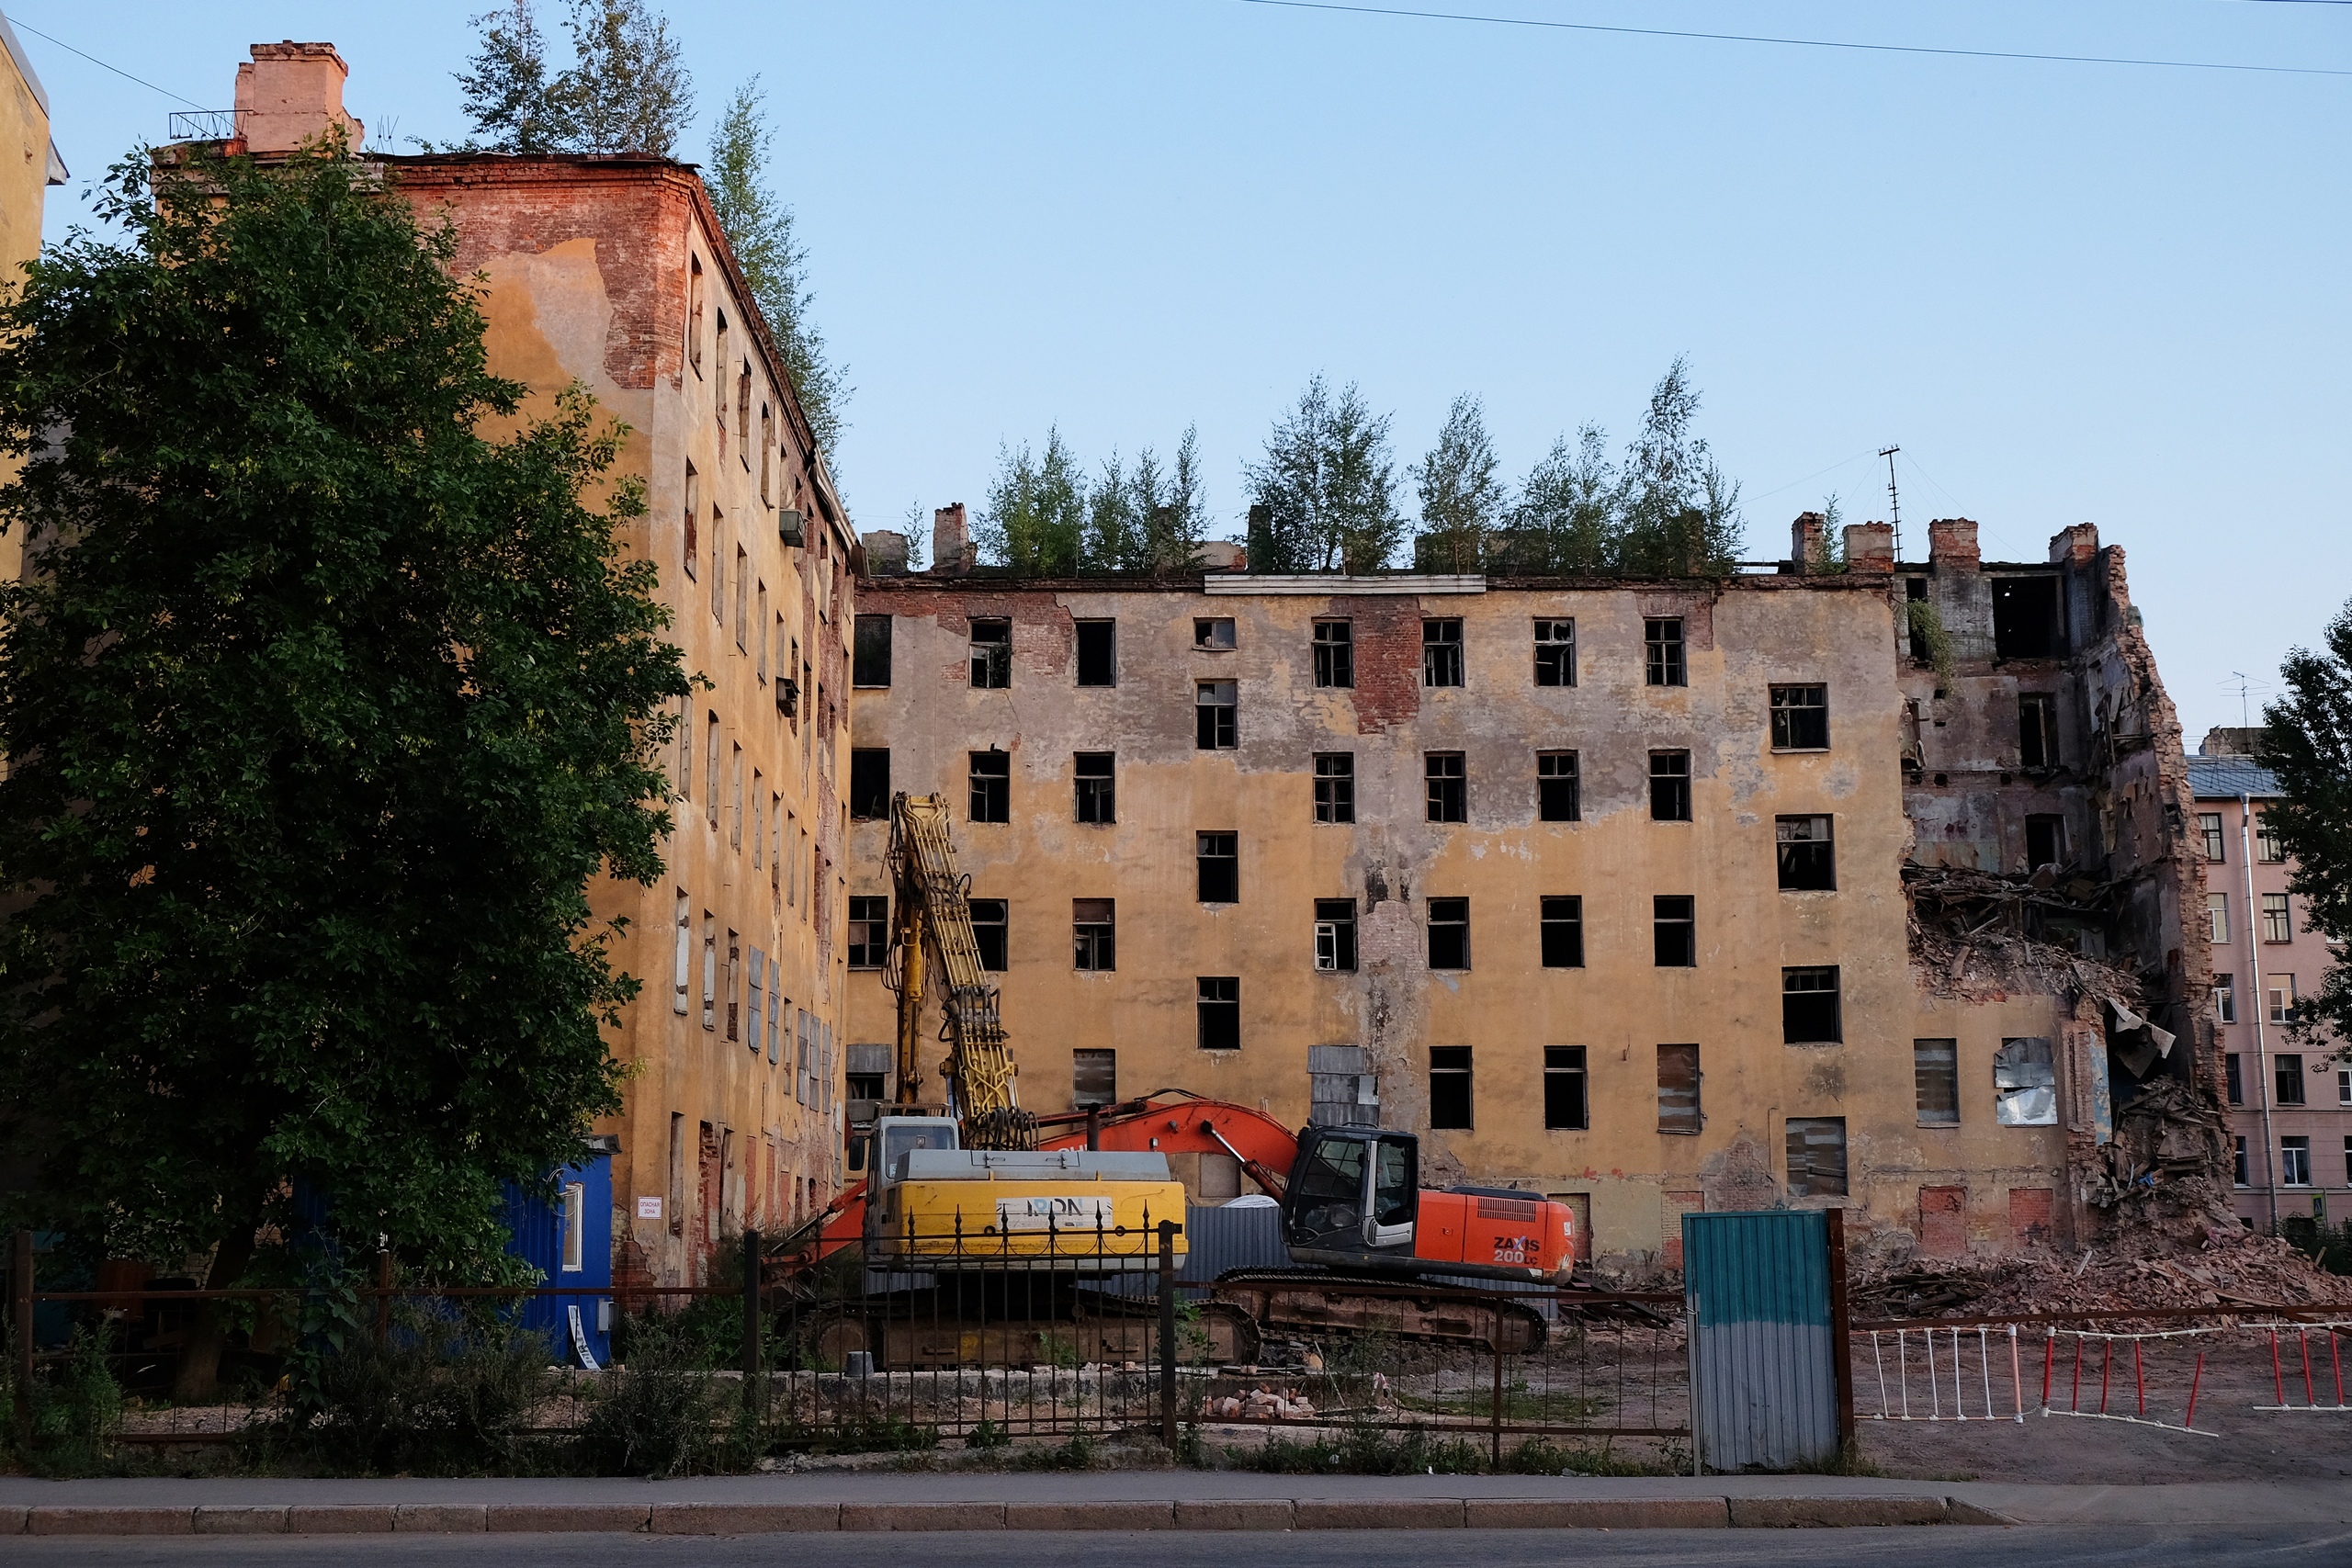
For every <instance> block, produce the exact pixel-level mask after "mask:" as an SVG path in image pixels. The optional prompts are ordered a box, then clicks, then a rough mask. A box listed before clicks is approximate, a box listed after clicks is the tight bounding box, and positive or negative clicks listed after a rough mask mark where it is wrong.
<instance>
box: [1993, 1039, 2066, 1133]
mask: <svg viewBox="0 0 2352 1568" xmlns="http://www.w3.org/2000/svg"><path fill="white" fill-rule="evenodd" d="M1993 1116H1994V1120H1996V1121H1997V1122H2000V1124H2001V1125H2002V1126H2004V1127H2055V1126H2056V1125H2057V1124H2058V1072H2057V1068H2056V1066H2054V1065H2053V1064H2052V1060H2051V1055H2050V1042H2049V1041H2048V1040H2046V1039H2042V1038H2040V1037H2035V1038H2032V1039H2024V1040H2004V1041H2002V1042H2001V1048H2000V1049H1999V1050H1998V1051H1996V1052H1994V1053H1993Z"/></svg>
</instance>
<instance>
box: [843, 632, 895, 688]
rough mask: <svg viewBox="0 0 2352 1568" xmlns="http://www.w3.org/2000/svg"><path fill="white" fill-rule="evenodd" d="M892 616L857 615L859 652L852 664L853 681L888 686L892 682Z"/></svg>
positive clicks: (862, 684)
mask: <svg viewBox="0 0 2352 1568" xmlns="http://www.w3.org/2000/svg"><path fill="white" fill-rule="evenodd" d="M890 624H891V623H890V617H889V616H888V615H860V616H858V617H857V631H856V637H857V653H856V657H855V660H854V663H853V664H852V665H851V668H850V683H851V684H852V685H856V686H888V684H889V683H890Z"/></svg>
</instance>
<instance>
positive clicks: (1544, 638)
mask: <svg viewBox="0 0 2352 1568" xmlns="http://www.w3.org/2000/svg"><path fill="white" fill-rule="evenodd" d="M1535 683H1536V684H1537V685H1539V686H1573V685H1575V684H1576V683H1577V624H1576V623H1575V622H1574V621H1553V620H1539V621H1537V622H1536V623H1535Z"/></svg>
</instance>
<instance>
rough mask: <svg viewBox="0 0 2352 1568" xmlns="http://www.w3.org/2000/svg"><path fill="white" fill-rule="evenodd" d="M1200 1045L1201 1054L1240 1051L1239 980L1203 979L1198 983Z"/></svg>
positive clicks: (1222, 977) (1235, 977)
mask: <svg viewBox="0 0 2352 1568" xmlns="http://www.w3.org/2000/svg"><path fill="white" fill-rule="evenodd" d="M1200 997H1201V999H1200V1002H1199V1023H1200V1045H1201V1049H1202V1050H1204V1051H1238V1050H1240V1049H1241V978H1240V976H1237V975H1219V976H1202V977H1201V981H1200Z"/></svg>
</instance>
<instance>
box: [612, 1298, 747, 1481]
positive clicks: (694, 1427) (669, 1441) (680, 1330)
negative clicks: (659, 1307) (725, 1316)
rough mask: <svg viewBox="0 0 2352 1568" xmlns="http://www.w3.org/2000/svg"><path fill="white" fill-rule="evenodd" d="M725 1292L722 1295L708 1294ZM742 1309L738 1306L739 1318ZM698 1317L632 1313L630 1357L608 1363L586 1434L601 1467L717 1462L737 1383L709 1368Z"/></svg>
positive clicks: (671, 1470)
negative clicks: (694, 1321) (683, 1319)
mask: <svg viewBox="0 0 2352 1568" xmlns="http://www.w3.org/2000/svg"><path fill="white" fill-rule="evenodd" d="M707 1299H711V1300H725V1299H727V1298H723V1297H713V1298H707ZM737 1313H738V1318H737V1321H738V1322H739V1323H740V1322H741V1307H740V1306H739V1307H738V1308H737ZM706 1355H707V1345H706V1343H705V1342H704V1339H703V1337H701V1336H700V1335H699V1334H697V1333H696V1332H695V1329H694V1327H693V1325H681V1324H677V1323H674V1322H673V1321H672V1320H671V1319H670V1318H669V1317H668V1316H667V1315H666V1314H662V1313H658V1312H654V1313H646V1314H639V1315H637V1316H634V1317H632V1318H631V1319H630V1320H629V1334H628V1359H626V1360H618V1359H616V1361H615V1363H614V1365H612V1366H611V1367H608V1368H606V1369H605V1374H604V1376H603V1378H602V1379H601V1380H600V1381H599V1382H598V1385H597V1389H596V1398H595V1403H594V1404H593V1405H591V1406H590V1408H589V1412H588V1419H587V1422H586V1426H585V1430H584V1431H583V1432H582V1435H581V1438H580V1452H581V1460H582V1463H583V1464H584V1465H586V1466H587V1468H589V1469H590V1470H591V1471H592V1472H594V1473H595V1474H598V1475H650V1476H656V1477H660V1476H669V1475H692V1474H697V1473H700V1472H707V1471H709V1470H712V1469H715V1468H717V1467H718V1463H719V1461H720V1459H721V1457H722V1454H723V1451H724V1447H725V1438H726V1435H727V1434H726V1430H725V1428H724V1427H722V1425H721V1422H722V1419H723V1418H724V1417H725V1416H727V1414H728V1412H729V1409H730V1407H733V1406H734V1405H735V1404H736V1401H735V1400H734V1399H733V1398H732V1397H731V1396H732V1395H733V1394H734V1393H736V1392H737V1391H738V1385H736V1384H733V1383H721V1382H719V1381H718V1379H716V1378H713V1377H711V1376H710V1375H709V1372H708V1371H707V1370H706V1365H705V1358H706Z"/></svg>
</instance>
